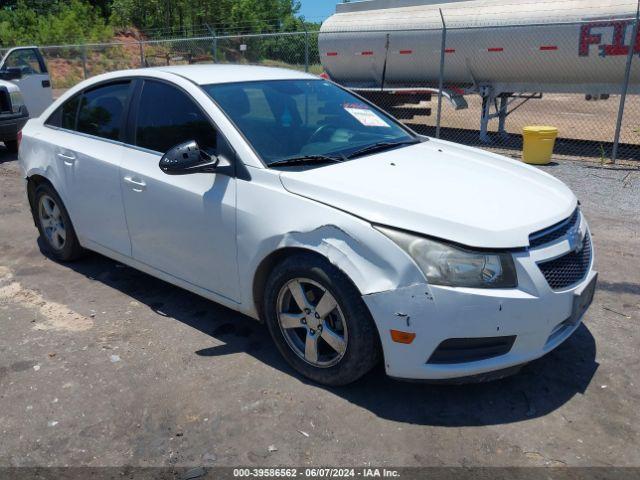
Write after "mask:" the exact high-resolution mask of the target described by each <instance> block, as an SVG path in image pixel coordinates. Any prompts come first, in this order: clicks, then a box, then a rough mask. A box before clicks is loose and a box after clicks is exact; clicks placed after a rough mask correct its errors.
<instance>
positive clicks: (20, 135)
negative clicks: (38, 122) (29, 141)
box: [16, 130, 22, 150]
mask: <svg viewBox="0 0 640 480" xmlns="http://www.w3.org/2000/svg"><path fill="white" fill-rule="evenodd" d="M16 142H17V143H18V150H20V143H21V142H22V130H20V131H19V132H18V135H17V136H16Z"/></svg>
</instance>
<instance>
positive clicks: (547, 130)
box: [522, 125, 558, 165]
mask: <svg viewBox="0 0 640 480" xmlns="http://www.w3.org/2000/svg"><path fill="white" fill-rule="evenodd" d="M557 136H558V129H557V128H556V127H547V126H540V125H534V126H530V127H524V129H523V130H522V143H523V145H522V161H524V162H525V163H531V164H534V165H546V164H547V163H549V162H550V161H551V154H552V153H553V146H554V145H555V143H556V137H557Z"/></svg>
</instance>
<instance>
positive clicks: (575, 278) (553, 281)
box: [538, 234, 591, 290]
mask: <svg viewBox="0 0 640 480" xmlns="http://www.w3.org/2000/svg"><path fill="white" fill-rule="evenodd" d="M590 264H591V239H590V238H589V234H586V235H585V236H584V240H583V241H582V250H580V251H579V252H575V251H574V252H570V253H568V254H566V255H564V256H562V257H560V258H556V259H555V260H550V261H548V262H542V263H539V264H538V267H540V270H541V271H542V274H543V275H544V278H545V279H546V280H547V283H548V284H549V286H550V287H551V288H552V289H553V290H560V289H563V288H567V287H569V286H570V285H573V284H575V283H578V282H579V281H580V280H582V279H583V278H584V277H585V276H586V274H587V271H588V270H589V265H590Z"/></svg>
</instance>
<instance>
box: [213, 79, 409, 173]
mask: <svg viewBox="0 0 640 480" xmlns="http://www.w3.org/2000/svg"><path fill="white" fill-rule="evenodd" d="M202 88H203V89H204V90H205V91H206V92H207V93H208V94H209V95H210V96H211V97H212V98H213V99H214V100H215V101H216V103H217V104H218V105H219V106H220V107H221V108H222V109H223V110H224V111H225V112H226V114H227V115H228V116H229V117H230V118H231V120H232V121H233V122H234V123H235V124H236V126H237V127H238V129H239V130H240V131H241V132H242V133H243V134H244V135H245V137H246V138H247V139H248V140H249V142H250V143H251V145H252V146H253V148H254V149H255V150H256V151H257V153H258V154H259V155H260V156H261V157H262V159H263V161H264V162H265V163H267V164H270V163H273V162H277V161H281V160H283V159H288V158H297V157H306V156H316V155H324V156H332V157H333V156H335V157H341V158H346V157H348V156H349V154H351V153H353V152H356V151H358V150H360V149H362V148H363V147H367V146H369V145H374V144H377V143H380V142H389V143H395V142H409V141H411V140H413V139H414V137H413V136H412V135H410V134H409V133H408V132H407V131H406V130H404V129H403V128H402V127H400V126H399V125H398V123H397V122H396V121H395V120H393V119H392V118H390V117H389V116H387V115H386V114H385V113H383V112H381V111H380V110H378V109H376V108H375V107H372V106H370V105H368V104H367V103H364V102H363V101H362V100H360V99H359V98H357V97H355V96H354V95H352V94H350V93H349V92H347V91H345V90H343V89H341V88H339V87H337V86H335V85H333V84H332V83H331V82H327V81H324V80H269V81H256V82H242V83H226V84H224V83H223V84H215V85H205V86H203V87H202Z"/></svg>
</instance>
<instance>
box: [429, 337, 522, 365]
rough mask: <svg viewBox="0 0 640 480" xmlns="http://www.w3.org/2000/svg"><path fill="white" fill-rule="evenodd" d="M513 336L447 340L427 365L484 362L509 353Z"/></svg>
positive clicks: (437, 349)
mask: <svg viewBox="0 0 640 480" xmlns="http://www.w3.org/2000/svg"><path fill="white" fill-rule="evenodd" d="M515 341H516V336H515V335H510V336H504V337H475V338H448V339H447V340H445V341H443V342H442V343H440V345H438V348H436V349H435V350H434V352H433V353H432V354H431V356H430V357H429V360H427V363H438V364H441V363H465V362H476V361H478V360H486V359H487V358H493V357H497V356H499V355H504V354H505V353H509V350H511V347H512V346H513V343H514V342H515Z"/></svg>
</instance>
